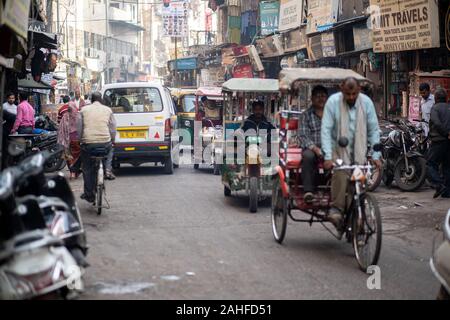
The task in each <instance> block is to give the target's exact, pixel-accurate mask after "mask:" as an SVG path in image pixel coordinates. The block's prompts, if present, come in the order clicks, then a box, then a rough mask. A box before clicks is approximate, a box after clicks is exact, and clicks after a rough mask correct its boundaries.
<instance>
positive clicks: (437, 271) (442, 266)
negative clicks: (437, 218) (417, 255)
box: [430, 210, 450, 300]
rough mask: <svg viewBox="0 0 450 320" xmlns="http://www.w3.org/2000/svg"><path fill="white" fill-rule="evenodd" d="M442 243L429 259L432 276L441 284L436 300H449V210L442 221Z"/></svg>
mask: <svg viewBox="0 0 450 320" xmlns="http://www.w3.org/2000/svg"><path fill="white" fill-rule="evenodd" d="M443 229H444V241H443V242H442V243H441V244H440V245H439V247H438V248H437V249H436V247H435V246H433V247H434V250H433V255H432V257H431V259H430V267H431V270H432V271H433V274H434V275H435V276H436V278H437V279H438V281H439V282H440V284H441V287H440V289H439V292H438V295H437V299H438V300H450V210H449V211H448V213H447V216H446V217H445V220H444V225H443Z"/></svg>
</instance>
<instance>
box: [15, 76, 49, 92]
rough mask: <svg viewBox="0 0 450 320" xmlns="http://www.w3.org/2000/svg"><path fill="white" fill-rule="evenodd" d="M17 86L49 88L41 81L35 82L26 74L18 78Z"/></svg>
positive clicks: (23, 87) (21, 87)
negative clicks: (24, 76)
mask: <svg viewBox="0 0 450 320" xmlns="http://www.w3.org/2000/svg"><path fill="white" fill-rule="evenodd" d="M17 86H18V87H19V90H20V89H33V90H34V89H38V90H50V89H52V87H51V86H49V85H46V84H45V83H42V82H37V81H34V80H33V79H31V77H29V76H27V77H26V78H25V79H19V80H18V82H17Z"/></svg>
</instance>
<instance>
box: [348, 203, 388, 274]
mask: <svg viewBox="0 0 450 320" xmlns="http://www.w3.org/2000/svg"><path fill="white" fill-rule="evenodd" d="M361 205H362V208H361V211H362V218H361V219H359V217H358V208H355V213H354V215H353V222H352V224H353V227H352V230H353V250H354V251H355V257H356V260H357V261H358V264H359V267H360V268H361V270H362V271H364V272H367V268H368V267H370V266H373V265H376V264H377V263H378V258H379V257H380V251H381V233H382V225H381V214H380V208H379V206H378V203H377V201H376V200H375V198H374V197H372V195H370V194H366V195H364V196H363V198H362V199H361Z"/></svg>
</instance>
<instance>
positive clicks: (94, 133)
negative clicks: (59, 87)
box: [78, 92, 116, 203]
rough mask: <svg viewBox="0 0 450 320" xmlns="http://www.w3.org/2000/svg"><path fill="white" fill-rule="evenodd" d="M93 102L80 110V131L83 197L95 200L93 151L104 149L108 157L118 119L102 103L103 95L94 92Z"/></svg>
mask: <svg viewBox="0 0 450 320" xmlns="http://www.w3.org/2000/svg"><path fill="white" fill-rule="evenodd" d="M91 102H92V104H91V105H89V106H86V107H84V108H83V109H82V110H81V111H80V118H79V121H78V132H79V133H80V137H81V161H82V163H83V179H84V193H83V195H82V196H81V199H83V200H86V201H87V202H90V203H93V202H94V201H95V183H96V177H97V174H96V172H95V170H96V168H95V161H94V160H93V159H92V153H93V152H94V151H95V150H99V149H103V150H104V151H105V154H104V156H105V157H106V156H107V155H108V153H109V152H110V150H111V148H112V144H113V143H114V142H115V138H116V121H115V119H114V115H113V112H112V111H111V109H110V108H108V107H107V106H105V105H103V104H102V95H101V93H99V92H94V93H93V94H92V98H91Z"/></svg>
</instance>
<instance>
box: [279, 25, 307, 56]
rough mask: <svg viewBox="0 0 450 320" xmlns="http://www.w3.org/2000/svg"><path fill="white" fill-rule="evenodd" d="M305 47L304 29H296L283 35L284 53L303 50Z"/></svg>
mask: <svg viewBox="0 0 450 320" xmlns="http://www.w3.org/2000/svg"><path fill="white" fill-rule="evenodd" d="M306 46H307V38H306V29H305V28H301V29H296V30H293V31H290V32H287V33H286V34H285V35H284V51H285V52H294V51H299V50H302V49H305V48H306Z"/></svg>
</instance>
